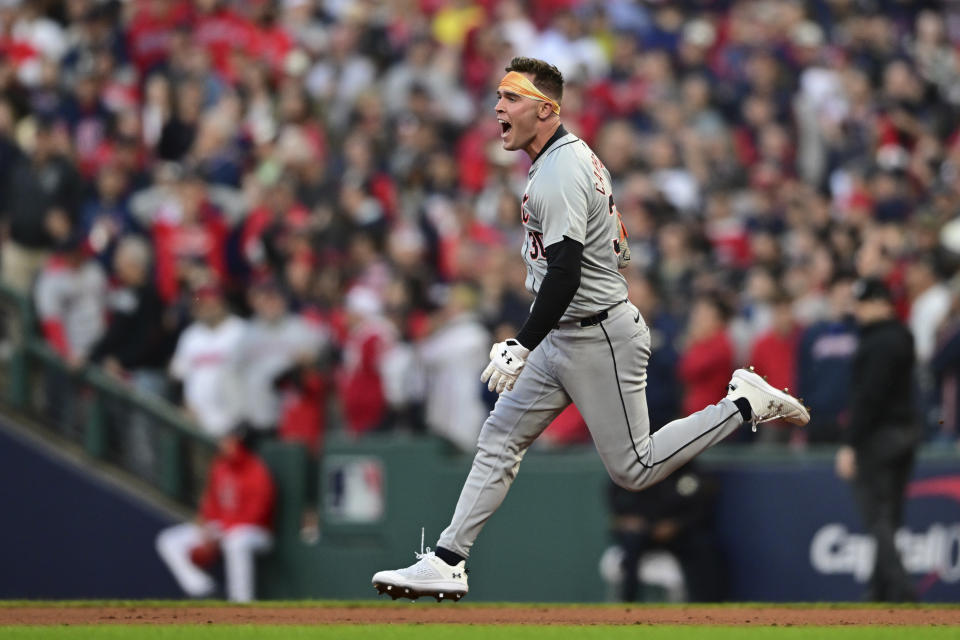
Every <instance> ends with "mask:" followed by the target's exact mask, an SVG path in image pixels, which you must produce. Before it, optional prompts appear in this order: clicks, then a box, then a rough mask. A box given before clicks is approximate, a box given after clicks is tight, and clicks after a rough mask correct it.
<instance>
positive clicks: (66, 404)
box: [0, 283, 216, 507]
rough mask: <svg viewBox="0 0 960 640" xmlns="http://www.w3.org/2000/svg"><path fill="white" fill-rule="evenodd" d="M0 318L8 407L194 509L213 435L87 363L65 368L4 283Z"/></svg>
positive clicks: (24, 303)
mask: <svg viewBox="0 0 960 640" xmlns="http://www.w3.org/2000/svg"><path fill="white" fill-rule="evenodd" d="M0 316H2V319H3V322H4V324H5V326H6V327H7V336H8V338H7V345H8V348H7V351H6V354H5V363H4V364H5V366H3V367H0V369H2V372H0V376H2V378H3V380H2V381H3V386H4V388H5V390H6V393H5V394H4V396H3V399H2V401H3V402H4V404H5V405H6V406H7V407H8V408H9V409H10V410H12V411H13V412H16V413H19V414H21V415H22V416H23V417H25V418H27V419H28V420H30V421H31V422H32V423H34V424H36V425H38V426H39V427H40V428H43V429H45V430H47V431H49V432H51V433H53V434H54V435H58V436H60V437H62V438H66V439H68V440H70V441H72V442H74V443H76V444H78V445H80V446H82V447H83V448H84V450H85V451H86V452H87V453H88V454H89V455H90V456H91V457H93V458H95V459H98V460H102V461H106V462H110V463H113V464H116V465H118V466H120V467H121V468H123V469H125V470H126V471H128V472H130V473H132V474H134V475H135V476H137V477H139V478H141V479H143V480H144V481H146V482H148V483H149V484H151V485H153V486H155V487H157V488H158V489H160V490H161V491H162V492H163V493H164V494H166V495H167V496H168V497H170V498H172V499H173V500H175V501H177V502H180V503H182V504H184V505H186V506H190V507H192V506H195V505H196V502H197V497H198V494H199V491H200V490H201V489H202V486H203V478H204V477H205V474H206V471H207V468H208V466H209V462H210V459H211V458H212V457H213V455H214V453H215V452H216V442H215V440H214V439H213V438H211V437H209V436H207V435H205V434H203V433H201V432H200V431H199V430H198V428H197V427H196V426H195V425H194V424H193V423H192V422H191V421H190V420H189V418H188V417H187V416H185V415H184V414H183V413H182V412H181V411H180V410H179V409H178V408H176V407H175V406H173V405H172V404H171V403H169V402H167V401H166V400H164V399H163V398H162V397H159V396H157V395H155V394H151V393H148V392H144V391H140V390H138V389H136V388H134V387H133V386H132V385H130V384H128V383H126V382H125V381H121V380H118V379H116V378H114V377H113V376H111V375H109V374H107V373H106V372H105V371H104V370H103V369H101V368H100V367H97V366H94V365H86V366H84V367H82V368H80V369H77V370H73V369H71V368H70V367H68V366H67V363H66V362H65V361H64V360H63V359H62V358H61V357H60V356H59V355H58V354H57V353H56V352H55V351H54V350H53V349H51V348H50V347H49V346H48V345H47V343H46V341H44V340H43V339H42V338H41V337H40V336H39V335H38V333H37V331H36V326H37V325H36V323H35V321H34V313H33V309H32V306H31V304H30V300H29V299H28V298H26V297H25V296H23V295H22V294H21V293H19V292H17V291H15V290H13V289H11V288H10V287H9V286H7V285H5V284H3V283H0Z"/></svg>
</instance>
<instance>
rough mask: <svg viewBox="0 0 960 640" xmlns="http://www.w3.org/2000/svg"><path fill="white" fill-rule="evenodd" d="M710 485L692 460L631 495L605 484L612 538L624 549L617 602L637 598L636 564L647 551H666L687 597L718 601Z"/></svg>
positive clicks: (720, 590)
mask: <svg viewBox="0 0 960 640" xmlns="http://www.w3.org/2000/svg"><path fill="white" fill-rule="evenodd" d="M715 497H716V488H715V485H714V484H713V483H712V482H711V480H710V478H709V477H708V476H706V475H704V474H703V473H701V472H700V471H699V470H698V469H697V466H696V464H695V461H692V462H689V463H688V464H687V465H686V466H684V467H681V468H680V469H678V470H677V471H675V472H674V473H673V474H671V475H670V476H669V477H668V478H667V479H665V480H664V481H663V482H660V483H659V484H655V485H653V486H652V487H650V488H648V489H644V490H643V491H640V492H637V493H634V492H630V491H627V490H626V489H622V488H620V487H618V486H617V485H615V484H613V483H610V486H609V493H608V498H609V504H610V510H611V512H612V515H613V520H612V523H613V525H612V526H613V530H612V532H611V533H612V534H613V538H614V541H615V542H616V543H617V545H619V546H620V548H621V549H622V550H623V563H622V565H621V566H622V575H623V582H622V584H621V592H620V596H621V600H622V601H624V602H633V601H634V600H636V598H637V595H638V591H639V587H640V583H639V578H638V575H637V574H638V565H639V563H640V561H641V560H642V558H643V555H644V554H645V553H646V552H647V551H652V550H654V549H656V550H664V551H668V552H670V553H671V554H672V555H673V556H674V557H675V558H676V559H677V561H678V562H679V563H680V567H681V568H682V570H683V578H684V582H685V583H686V592H687V596H688V599H689V600H691V601H696V602H716V601H718V600H721V599H722V598H723V572H722V563H721V562H720V556H721V554H720V550H719V548H718V543H717V540H716V535H715V533H714V530H713V511H714V503H715Z"/></svg>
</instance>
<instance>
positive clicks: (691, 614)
mask: <svg viewBox="0 0 960 640" xmlns="http://www.w3.org/2000/svg"><path fill="white" fill-rule="evenodd" d="M384 623H397V624H404V623H406V624H411V623H420V624H423V623H428V624H431V623H432V624H440V623H442V624H531V625H561V624H562V625H595V624H611V625H627V624H634V625H645V624H654V625H661V624H662V625H734V626H741V625H742V626H787V627H789V626H808V625H824V626H842V625H880V626H895V625H960V608H942V609H939V608H928V607H923V608H907V609H903V608H867V607H864V608H829V607H811V608H803V607H796V606H794V607H777V606H743V607H727V606H723V607H709V606H707V607H697V606H678V607H644V606H626V605H624V606H572V607H566V606H555V605H550V606H538V605H530V606H506V607H498V606H475V607H473V606H469V605H466V606H464V605H462V604H453V603H443V604H439V605H438V604H436V603H428V602H417V603H403V604H399V603H398V604H397V605H394V606H389V605H388V606H345V607H338V606H329V605H324V606H316V607H309V606H286V607H270V606H262V605H258V606H182V607H180V606H168V607H151V606H136V605H132V606H65V607H53V606H12V607H0V626H2V625H23V624H29V625H62V624H70V625H77V624H149V625H163V624H264V625H287V624H290V625H324V624H384Z"/></svg>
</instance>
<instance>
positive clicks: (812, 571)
mask: <svg viewBox="0 0 960 640" xmlns="http://www.w3.org/2000/svg"><path fill="white" fill-rule="evenodd" d="M715 470H716V473H717V476H718V479H719V480H720V481H721V486H722V487H723V490H722V495H721V497H720V505H719V511H718V523H717V524H718V527H719V529H720V533H721V536H722V539H723V547H724V549H725V552H726V554H727V558H726V562H727V566H728V570H729V576H730V585H729V586H730V598H731V599H733V600H755V601H757V600H761V601H857V600H861V599H863V596H864V593H865V592H866V590H867V581H868V580H869V578H870V574H871V572H872V570H873V559H874V553H875V545H874V541H873V539H872V538H871V537H870V536H869V535H867V533H866V530H865V528H864V526H863V523H862V522H861V521H860V517H859V513H858V512H857V509H856V504H855V502H854V500H853V494H852V489H851V487H850V486H849V485H848V484H847V483H845V482H843V481H841V480H840V479H838V478H837V477H836V475H835V474H834V471H833V466H832V464H829V463H828V462H825V461H824V462H817V463H813V462H811V463H808V464H802V465H786V466H769V467H767V466H765V465H759V466H753V467H751V468H743V467H741V468H740V469H733V468H729V469H726V468H723V467H721V468H715ZM896 543H897V547H898V548H899V549H900V552H901V555H902V558H903V562H904V566H905V568H906V570H907V571H908V572H909V574H910V575H911V577H912V578H913V579H914V584H915V585H916V589H917V594H918V596H919V598H920V600H921V601H923V602H957V601H960V467H958V466H957V463H956V462H936V461H929V460H927V461H923V462H921V463H920V464H918V466H917V470H916V471H915V473H914V477H913V479H912V480H911V482H910V485H909V488H908V498H907V502H906V509H905V522H904V526H903V527H901V528H900V529H899V530H898V531H897V535H896Z"/></svg>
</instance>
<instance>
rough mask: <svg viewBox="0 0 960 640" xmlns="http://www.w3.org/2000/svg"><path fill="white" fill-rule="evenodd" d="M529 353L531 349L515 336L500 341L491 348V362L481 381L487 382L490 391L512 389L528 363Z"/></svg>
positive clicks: (501, 391)
mask: <svg viewBox="0 0 960 640" xmlns="http://www.w3.org/2000/svg"><path fill="white" fill-rule="evenodd" d="M528 355H530V350H529V349H527V348H526V347H524V346H523V345H522V344H520V343H519V342H517V341H516V340H514V339H513V338H510V339H509V340H506V341H504V342H498V343H497V344H495V345H493V347H491V348H490V364H488V365H487V368H486V369H484V370H483V373H482V374H481V375H480V382H486V383H487V389H489V390H490V391H496V392H497V393H503V392H504V390H506V391H510V390H511V389H513V385H514V383H516V381H517V377H518V376H519V375H520V372H521V371H522V370H523V365H525V364H526V363H527V356H528Z"/></svg>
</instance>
